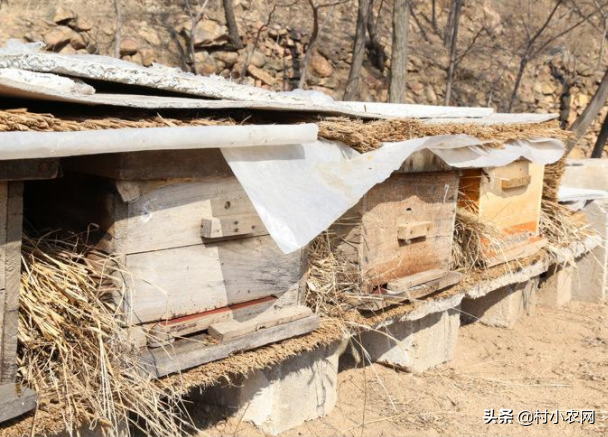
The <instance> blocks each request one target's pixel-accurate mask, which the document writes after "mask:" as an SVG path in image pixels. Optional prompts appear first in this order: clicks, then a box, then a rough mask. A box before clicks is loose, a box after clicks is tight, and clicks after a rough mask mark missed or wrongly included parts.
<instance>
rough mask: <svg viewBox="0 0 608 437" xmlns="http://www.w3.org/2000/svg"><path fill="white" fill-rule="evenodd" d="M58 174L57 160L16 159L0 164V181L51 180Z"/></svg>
mask: <svg viewBox="0 0 608 437" xmlns="http://www.w3.org/2000/svg"><path fill="white" fill-rule="evenodd" d="M58 172H59V159H56V158H45V159H17V160H9V161H2V163H0V181H22V180H35V179H53V178H55V177H57V174H58Z"/></svg>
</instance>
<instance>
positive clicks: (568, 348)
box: [199, 302, 608, 437]
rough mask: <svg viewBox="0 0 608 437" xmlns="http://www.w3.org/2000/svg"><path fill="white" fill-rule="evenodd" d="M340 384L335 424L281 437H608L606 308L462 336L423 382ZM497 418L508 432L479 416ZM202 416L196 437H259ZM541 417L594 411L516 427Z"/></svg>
mask: <svg viewBox="0 0 608 437" xmlns="http://www.w3.org/2000/svg"><path fill="white" fill-rule="evenodd" d="M339 382H340V385H339V401H338V404H337V406H336V408H335V409H334V410H333V411H332V413H331V414H329V415H328V416H327V417H324V418H320V419H317V420H314V421H311V422H307V423H305V424H303V425H302V426H300V427H298V428H296V429H293V430H290V431H288V432H285V433H284V434H281V436H285V437H287V436H357V437H362V436H428V435H433V436H461V435H486V436H499V435H511V436H518V435H522V436H523V435H525V436H546V435H562V436H579V435H590V436H595V435H597V436H599V435H608V304H604V305H594V304H586V303H580V302H572V303H570V304H569V305H568V306H567V307H565V308H561V309H554V308H544V307H536V308H535V309H534V312H533V313H532V315H529V316H524V317H522V318H521V319H520V320H519V321H518V323H517V325H516V326H515V327H514V328H513V329H510V330H506V329H501V328H491V327H487V326H483V325H482V324H480V323H475V324H471V325H467V326H463V327H462V328H461V330H460V335H459V339H458V347H457V350H456V356H455V359H454V360H453V361H452V362H450V363H446V364H443V365H441V366H439V367H437V368H436V369H433V370H430V371H427V372H425V373H424V374H421V375H414V374H409V373H404V372H400V371H397V370H394V369H391V368H387V367H384V366H381V365H376V364H374V365H373V367H372V366H366V367H359V368H347V369H344V370H342V371H341V372H340V376H339ZM501 408H506V409H512V410H513V412H514V421H513V422H514V423H513V424H494V423H492V424H488V425H486V424H484V410H485V409H494V410H495V416H498V414H499V411H500V409H501ZM205 409H206V412H207V413H208V414H204V416H205V417H211V416H215V417H216V419H215V420H212V421H211V422H208V423H205V424H202V423H201V424H200V425H201V427H202V431H201V432H200V434H199V436H201V437H202V436H220V435H233V436H263V435H264V433H263V432H262V431H260V430H259V429H257V428H256V427H254V426H252V425H250V424H248V423H244V422H242V421H240V420H239V419H240V418H239V417H228V418H226V417H225V415H224V413H223V412H222V411H220V410H217V409H215V408H211V407H205ZM545 409H546V410H548V411H549V412H555V410H559V411H560V412H561V413H563V414H564V415H565V414H566V411H568V410H583V409H586V410H589V409H591V410H595V424H584V425H581V424H580V423H573V424H569V423H564V420H563V419H562V417H560V420H559V424H546V425H542V424H532V425H530V426H522V425H520V424H518V423H517V414H518V413H519V412H520V411H522V410H530V411H532V413H534V412H535V411H536V410H540V411H544V410H545ZM209 413H210V414H209ZM213 413H216V414H213Z"/></svg>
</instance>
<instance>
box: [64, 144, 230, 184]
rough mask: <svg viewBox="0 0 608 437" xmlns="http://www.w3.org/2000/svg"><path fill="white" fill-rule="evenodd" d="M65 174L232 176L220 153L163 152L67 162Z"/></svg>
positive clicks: (142, 177)
mask: <svg viewBox="0 0 608 437" xmlns="http://www.w3.org/2000/svg"><path fill="white" fill-rule="evenodd" d="M62 166H63V168H64V169H65V170H68V171H75V172H81V173H88V174H92V175H97V176H104V177H108V178H113V179H120V180H154V179H166V178H204V179H216V178H221V177H226V176H232V170H230V167H229V166H228V163H227V162H226V160H225V159H224V157H223V156H222V152H221V151H220V150H219V149H199V150H162V151H148V152H130V153H108V154H106V155H95V156H81V157H73V158H66V159H65V160H63V161H62Z"/></svg>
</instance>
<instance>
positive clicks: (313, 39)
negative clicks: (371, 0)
mask: <svg viewBox="0 0 608 437" xmlns="http://www.w3.org/2000/svg"><path fill="white" fill-rule="evenodd" d="M349 1H350V0H339V1H336V2H332V3H323V4H319V5H317V4H316V3H315V2H314V0H308V4H309V5H310V7H311V8H312V20H313V21H312V33H311V34H310V39H309V40H308V47H307V48H306V54H305V55H304V60H303V61H302V64H301V66H300V80H299V81H298V88H304V85H306V73H307V71H308V64H309V63H310V59H311V57H312V54H313V49H314V47H315V45H316V43H317V38H318V37H319V32H320V30H321V29H322V28H323V27H325V24H326V23H327V19H326V20H325V21H324V22H323V24H322V25H321V26H319V10H320V9H323V8H333V7H335V6H338V5H341V4H343V3H348V2H349ZM327 18H329V17H327Z"/></svg>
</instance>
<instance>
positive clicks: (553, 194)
mask: <svg viewBox="0 0 608 437" xmlns="http://www.w3.org/2000/svg"><path fill="white" fill-rule="evenodd" d="M565 171H566V157H565V156H564V157H562V158H561V159H560V160H559V161H557V162H555V163H553V164H549V165H546V166H545V174H544V177H543V199H547V200H549V201H551V202H557V197H558V193H559V186H560V185H561V183H562V178H563V177H564V173H565Z"/></svg>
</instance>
